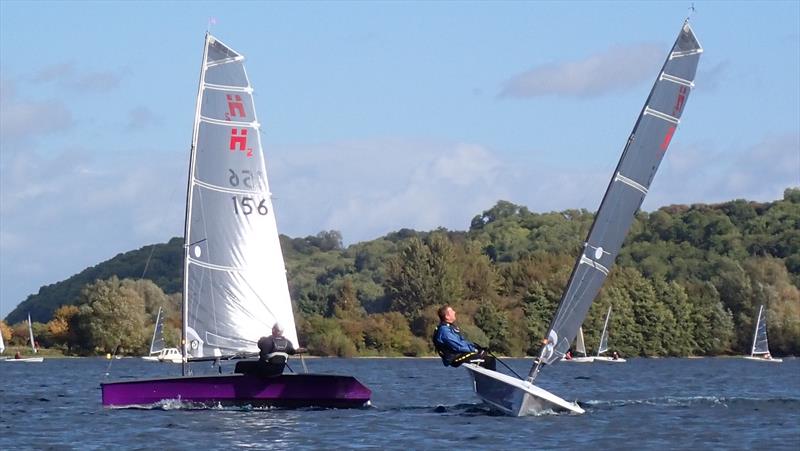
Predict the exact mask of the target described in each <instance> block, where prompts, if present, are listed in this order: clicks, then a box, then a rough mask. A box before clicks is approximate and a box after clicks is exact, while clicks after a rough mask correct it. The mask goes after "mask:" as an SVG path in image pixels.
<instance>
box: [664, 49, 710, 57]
mask: <svg viewBox="0 0 800 451" xmlns="http://www.w3.org/2000/svg"><path fill="white" fill-rule="evenodd" d="M701 53H703V49H702V48H699V49H691V50H683V51H675V52H672V53H671V54H670V55H669V59H675V58H683V57H684V56H692V55H699V54H701Z"/></svg>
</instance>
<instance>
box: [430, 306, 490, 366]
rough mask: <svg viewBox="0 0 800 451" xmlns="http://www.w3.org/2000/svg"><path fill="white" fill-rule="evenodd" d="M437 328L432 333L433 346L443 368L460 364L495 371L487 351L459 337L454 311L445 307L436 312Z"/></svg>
mask: <svg viewBox="0 0 800 451" xmlns="http://www.w3.org/2000/svg"><path fill="white" fill-rule="evenodd" d="M437 314H438V315H439V321H440V323H439V326H438V327H437V328H436V332H434V333H433V345H434V347H435V348H436V352H437V353H439V357H441V358H442V364H444V366H453V367H457V366H460V365H461V364H462V363H465V362H469V363H477V364H479V365H481V366H483V367H486V368H488V369H490V370H494V369H495V359H494V357H492V356H491V355H490V354H489V350H488V349H483V348H481V347H480V346H477V345H476V344H475V343H472V342H471V341H469V340H467V339H466V338H464V337H463V336H462V335H461V330H459V328H458V326H456V325H455V321H456V311H455V310H453V308H452V307H450V306H449V305H445V306H443V307H442V308H440V309H439V310H438V311H437Z"/></svg>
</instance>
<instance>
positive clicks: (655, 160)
mask: <svg viewBox="0 0 800 451" xmlns="http://www.w3.org/2000/svg"><path fill="white" fill-rule="evenodd" d="M702 52H703V48H702V47H701V46H700V43H699V42H698V41H697V38H696V37H695V36H694V32H693V31H692V29H691V27H690V26H689V21H688V19H687V20H686V21H684V23H683V25H682V27H681V31H680V33H679V34H678V37H677V39H676V40H675V43H674V44H673V46H672V49H671V50H670V53H669V55H668V56H667V59H666V61H665V62H664V64H663V65H662V67H661V70H660V71H659V73H658V77H657V78H656V81H655V83H654V85H653V88H652V89H651V91H650V94H649V95H648V96H647V100H646V101H645V104H644V106H643V107H642V110H641V112H640V113H639V117H638V118H637V120H636V123H635V125H634V127H633V131H632V132H631V134H630V136H629V137H628V140H627V142H626V144H625V148H624V149H623V151H622V156H621V157H620V159H619V162H618V163H617V167H616V169H615V170H614V174H613V176H612V178H611V181H610V182H609V184H608V187H607V188H606V192H605V194H604V195H603V200H602V201H601V203H600V208H599V209H598V211H597V214H596V215H595V218H594V221H593V222H592V226H591V228H590V229H589V234H588V236H587V238H586V240H585V242H584V244H583V249H582V250H581V255H580V257H579V258H578V259H577V260H576V262H575V265H574V266H573V268H572V274H571V275H570V278H569V282H568V283H567V287H566V289H565V290H564V293H563V295H562V297H561V301H560V302H559V305H558V308H557V309H556V313H555V315H554V316H553V320H552V322H551V324H550V327H549V329H548V331H549V332H548V334H547V337H546V338H545V339H544V340H542V348H541V351H540V353H539V358H537V359H536V361H535V363H534V364H533V365H532V367H531V370H530V372H529V374H528V378H527V380H528V381H529V382H533V381H534V380H535V379H536V376H537V374H538V373H539V370H540V369H541V366H542V365H543V364H553V363H555V362H557V361H558V360H560V359H561V357H562V356H563V355H564V353H565V352H566V350H567V349H569V343H570V342H571V341H572V340H573V339H574V338H575V335H576V334H577V332H578V328H579V327H580V325H581V323H582V322H583V320H584V318H585V317H586V314H587V313H588V311H589V307H590V305H591V303H592V301H593V300H594V298H595V297H596V296H597V293H599V291H600V288H601V287H602V285H603V282H604V281H605V279H606V278H607V276H608V273H609V271H610V270H611V267H612V266H613V265H614V260H615V259H616V257H617V254H618V253H619V250H620V248H621V247H622V242H623V241H624V239H625V236H626V235H627V233H628V229H629V228H630V226H631V224H632V223H633V219H634V216H635V214H636V211H638V209H639V207H640V206H641V204H642V201H643V200H644V197H645V195H646V194H647V191H648V189H649V187H650V184H651V182H652V180H653V177H654V176H655V173H656V171H657V170H658V166H659V164H660V163H661V160H662V158H663V156H664V153H665V152H666V150H667V148H668V147H669V144H670V142H671V140H672V136H673V134H674V133H675V129H676V128H677V125H678V123H679V122H680V116H681V114H682V113H683V109H684V107H685V105H686V100H687V99H688V96H689V93H690V91H691V89H692V88H693V87H694V77H695V72H696V71H697V64H698V62H699V59H700V54H701V53H702Z"/></svg>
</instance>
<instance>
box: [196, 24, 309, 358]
mask: <svg viewBox="0 0 800 451" xmlns="http://www.w3.org/2000/svg"><path fill="white" fill-rule="evenodd" d="M185 250H186V254H185V263H184V311H183V315H184V327H183V329H184V340H185V343H186V349H187V352H188V357H190V358H191V357H210V356H224V355H231V354H235V353H239V352H255V351H257V350H258V348H257V346H256V342H257V341H258V339H259V337H261V336H264V335H269V333H270V330H271V328H272V326H273V324H275V323H276V322H277V323H280V324H281V325H282V326H283V329H284V334H285V336H286V338H288V339H289V340H291V341H292V342H293V343H294V344H295V345H297V344H298V343H297V332H296V330H295V323H294V315H293V314H292V305H291V300H290V298H289V288H288V285H287V281H286V268H285V266H284V261H283V254H282V253H281V247H280V241H279V238H278V230H277V225H276V222H275V214H274V211H273V208H272V200H271V194H270V190H269V184H268V183H267V171H266V162H265V159H264V155H263V152H262V148H261V138H260V136H259V123H258V119H257V116H256V111H255V105H254V103H253V89H252V87H251V86H250V82H249V80H248V78H247V73H246V72H245V67H244V57H243V56H242V55H241V54H239V53H238V52H236V51H234V50H233V49H231V48H230V47H228V46H226V45H225V44H223V43H222V42H220V41H219V40H218V39H216V38H215V37H213V36H211V35H210V34H208V35H206V44H205V49H204V52H203V65H202V69H201V74H200V86H199V93H198V99H197V109H196V116H195V122H194V133H193V138H192V153H191V162H190V169H189V186H188V193H187V211H186V229H185Z"/></svg>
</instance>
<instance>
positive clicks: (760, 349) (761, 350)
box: [744, 305, 783, 363]
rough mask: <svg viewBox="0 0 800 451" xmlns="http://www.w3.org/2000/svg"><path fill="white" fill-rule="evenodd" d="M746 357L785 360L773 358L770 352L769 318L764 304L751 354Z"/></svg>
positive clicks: (774, 361) (777, 361)
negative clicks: (768, 337)
mask: <svg viewBox="0 0 800 451" xmlns="http://www.w3.org/2000/svg"><path fill="white" fill-rule="evenodd" d="M744 358H745V359H748V360H757V361H759V362H772V363H781V362H783V359H775V358H772V354H770V352H769V340H767V318H766V315H764V306H763V305H762V306H761V307H760V308H759V309H758V319H757V320H756V331H755V333H754V334H753V347H752V348H751V349H750V355H749V356H745V357H744Z"/></svg>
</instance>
